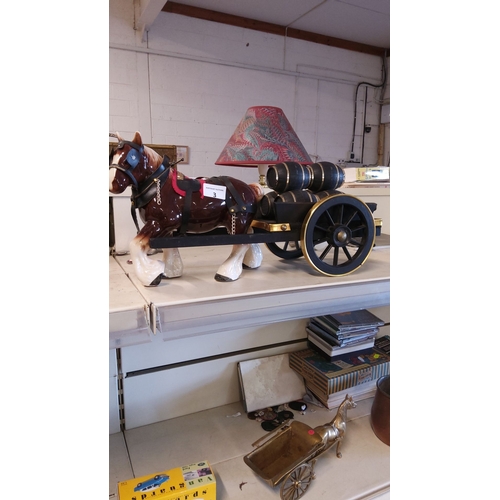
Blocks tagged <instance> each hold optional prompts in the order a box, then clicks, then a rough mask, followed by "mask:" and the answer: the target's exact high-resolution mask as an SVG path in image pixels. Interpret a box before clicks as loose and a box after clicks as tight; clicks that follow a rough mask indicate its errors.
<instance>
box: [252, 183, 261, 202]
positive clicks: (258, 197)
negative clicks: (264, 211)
mask: <svg viewBox="0 0 500 500" xmlns="http://www.w3.org/2000/svg"><path fill="white" fill-rule="evenodd" d="M249 186H250V187H251V188H252V191H253V192H254V194H255V199H256V200H257V201H258V202H259V201H260V200H262V198H263V197H264V188H263V187H262V186H261V185H260V184H258V183H257V182H254V183H252V184H249Z"/></svg>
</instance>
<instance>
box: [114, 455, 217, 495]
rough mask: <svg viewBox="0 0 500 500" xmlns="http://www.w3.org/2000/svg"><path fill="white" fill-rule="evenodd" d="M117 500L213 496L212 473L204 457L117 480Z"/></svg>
mask: <svg viewBox="0 0 500 500" xmlns="http://www.w3.org/2000/svg"><path fill="white" fill-rule="evenodd" d="M118 498H119V499H120V500H150V499H153V500H216V496H215V476H214V474H213V472H212V468H211V467H210V465H209V464H208V462H207V461H206V460H203V461H201V462H196V463H194V464H190V465H184V466H183V467H177V468H176V469H171V470H166V471H162V472H156V473H152V474H148V475H147V476H142V477H136V478H133V479H128V480H127V481H122V482H121V483H118Z"/></svg>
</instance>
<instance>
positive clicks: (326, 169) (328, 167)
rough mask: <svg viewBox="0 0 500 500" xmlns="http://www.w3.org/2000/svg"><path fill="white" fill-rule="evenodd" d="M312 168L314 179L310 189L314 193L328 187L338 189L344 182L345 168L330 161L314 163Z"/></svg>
mask: <svg viewBox="0 0 500 500" xmlns="http://www.w3.org/2000/svg"><path fill="white" fill-rule="evenodd" d="M310 169H311V173H312V179H311V182H310V184H309V189H310V190H311V191H313V192H314V193H315V192H317V191H323V190H326V189H337V188H339V187H340V186H342V184H344V178H345V172H344V169H343V168H342V167H339V166H338V165H335V164H333V163H330V162H329V161H320V162H318V163H313V164H312V165H311V167H310Z"/></svg>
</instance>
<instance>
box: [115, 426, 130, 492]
mask: <svg viewBox="0 0 500 500" xmlns="http://www.w3.org/2000/svg"><path fill="white" fill-rule="evenodd" d="M131 477H133V472H132V465H131V463H130V460H129V457H128V453H127V446H126V445H125V439H124V436H123V434H122V433H121V432H118V433H116V434H110V436H109V498H110V500H112V499H114V498H118V483H119V482H120V481H125V480H127V479H130V478H131Z"/></svg>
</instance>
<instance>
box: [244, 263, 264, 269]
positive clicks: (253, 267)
mask: <svg viewBox="0 0 500 500" xmlns="http://www.w3.org/2000/svg"><path fill="white" fill-rule="evenodd" d="M259 267H260V266H249V265H247V264H245V263H243V269H259Z"/></svg>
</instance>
